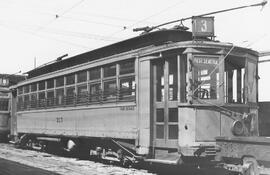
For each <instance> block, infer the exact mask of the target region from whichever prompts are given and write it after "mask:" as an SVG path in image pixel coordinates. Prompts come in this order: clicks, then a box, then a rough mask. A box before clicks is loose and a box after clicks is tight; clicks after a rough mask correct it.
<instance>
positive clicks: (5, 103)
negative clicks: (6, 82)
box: [0, 99, 8, 111]
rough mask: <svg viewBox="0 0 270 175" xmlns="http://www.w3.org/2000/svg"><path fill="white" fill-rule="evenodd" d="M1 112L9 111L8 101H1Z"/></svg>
mask: <svg viewBox="0 0 270 175" xmlns="http://www.w3.org/2000/svg"><path fill="white" fill-rule="evenodd" d="M0 111H8V99H0Z"/></svg>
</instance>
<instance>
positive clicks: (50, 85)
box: [47, 79, 54, 89]
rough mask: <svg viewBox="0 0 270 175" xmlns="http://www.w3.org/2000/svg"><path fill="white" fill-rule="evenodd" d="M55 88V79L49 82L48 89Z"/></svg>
mask: <svg viewBox="0 0 270 175" xmlns="http://www.w3.org/2000/svg"><path fill="white" fill-rule="evenodd" d="M51 88H54V79H49V80H47V89H51Z"/></svg>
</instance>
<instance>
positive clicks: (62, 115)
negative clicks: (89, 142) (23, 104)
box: [17, 106, 137, 139]
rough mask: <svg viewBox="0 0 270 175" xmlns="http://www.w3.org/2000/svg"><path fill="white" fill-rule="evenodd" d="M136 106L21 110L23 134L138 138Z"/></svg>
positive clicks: (18, 121)
mask: <svg viewBox="0 0 270 175" xmlns="http://www.w3.org/2000/svg"><path fill="white" fill-rule="evenodd" d="M135 110H136V107H135V106H119V107H107V108H100V107H99V108H90V109H80V110H79V109H63V110H50V111H36V112H26V113H20V114H19V115H18V118H17V126H18V132H19V133H33V134H45V135H55V136H61V135H65V136H73V137H77V136H81V137H111V138H125V139H135V138H137V130H136V112H135Z"/></svg>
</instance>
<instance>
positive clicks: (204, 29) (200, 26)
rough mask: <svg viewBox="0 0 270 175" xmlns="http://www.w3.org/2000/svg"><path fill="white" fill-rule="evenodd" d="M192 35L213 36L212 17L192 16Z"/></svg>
mask: <svg viewBox="0 0 270 175" xmlns="http://www.w3.org/2000/svg"><path fill="white" fill-rule="evenodd" d="M192 34H193V37H195V38H196V37H213V36H214V17H193V18H192Z"/></svg>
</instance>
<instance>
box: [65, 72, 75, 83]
mask: <svg viewBox="0 0 270 175" xmlns="http://www.w3.org/2000/svg"><path fill="white" fill-rule="evenodd" d="M66 78H67V82H66V85H70V84H74V83H75V74H70V75H67V77H66Z"/></svg>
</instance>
